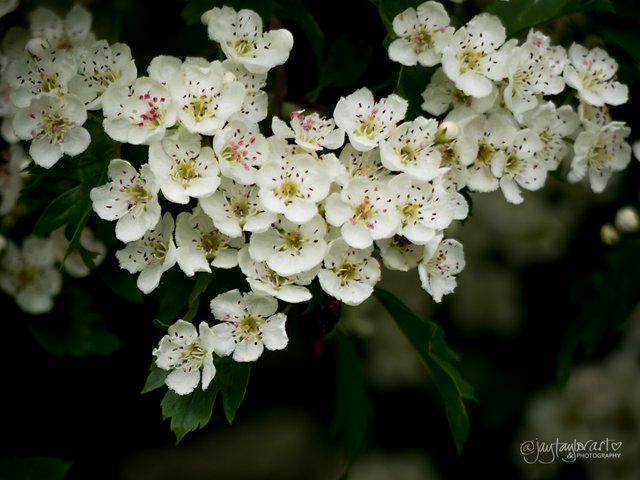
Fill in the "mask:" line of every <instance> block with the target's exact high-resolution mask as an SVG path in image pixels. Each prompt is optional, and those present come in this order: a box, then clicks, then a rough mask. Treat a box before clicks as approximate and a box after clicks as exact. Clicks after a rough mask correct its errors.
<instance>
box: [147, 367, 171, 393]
mask: <svg viewBox="0 0 640 480" xmlns="http://www.w3.org/2000/svg"><path fill="white" fill-rule="evenodd" d="M169 373H170V372H169V371H168V370H163V369H161V368H158V366H157V365H156V362H155V361H152V362H151V366H150V367H149V376H148V377H147V380H146V381H145V382H144V386H143V387H142V391H141V392H140V393H149V392H152V391H154V390H157V389H158V388H160V387H163V386H164V381H165V379H166V378H167V376H168V375H169Z"/></svg>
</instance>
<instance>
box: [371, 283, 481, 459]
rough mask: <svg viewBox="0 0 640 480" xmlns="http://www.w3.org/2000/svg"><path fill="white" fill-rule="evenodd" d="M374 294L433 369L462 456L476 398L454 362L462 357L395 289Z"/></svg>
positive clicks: (433, 377)
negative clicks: (469, 406) (471, 404)
mask: <svg viewBox="0 0 640 480" xmlns="http://www.w3.org/2000/svg"><path fill="white" fill-rule="evenodd" d="M374 294H375V296H376V298H377V299H378V300H379V301H380V303H382V304H383V305H384V307H385V308H386V309H387V311H388V312H389V313H390V314H391V317H392V318H393V319H394V320H395V321H396V323H397V324H398V326H399V327H400V330H402V332H403V333H404V334H405V335H406V337H407V338H408V339H409V341H410V342H411V344H412V345H413V346H414V347H415V349H416V351H417V352H418V354H419V355H420V357H421V358H422V360H423V362H424V364H425V366H426V367H427V369H428V370H429V373H430V374H431V378H432V380H433V382H434V384H435V386H436V388H437V389H438V391H439V392H440V395H441V397H442V400H443V402H444V406H445V412H446V414H447V420H448V421H449V429H450V430H451V435H452V437H453V441H454V443H455V446H456V450H457V452H458V455H460V454H461V453H462V448H463V446H464V442H465V441H466V440H467V437H468V436H469V429H470V420H469V414H468V413H467V408H466V405H465V403H464V401H465V400H474V396H473V388H472V387H471V385H470V384H469V383H468V382H467V381H466V380H465V379H464V378H463V377H462V374H461V373H460V372H459V371H458V369H457V367H456V366H455V364H454V363H453V362H455V361H457V360H458V356H457V355H456V353H455V352H454V351H453V350H451V349H450V348H449V346H448V345H447V343H446V341H445V336H444V331H443V330H442V328H441V327H440V326H439V325H438V324H436V323H434V322H430V321H427V320H423V319H421V318H420V317H418V316H417V315H415V314H414V313H413V312H412V311H411V310H410V309H409V308H408V307H407V306H406V305H405V304H404V303H402V301H401V300H400V299H398V298H397V297H396V296H395V295H393V294H392V293H391V292H388V291H386V290H383V289H381V288H376V289H375V290H374Z"/></svg>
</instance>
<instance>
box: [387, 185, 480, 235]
mask: <svg viewBox="0 0 640 480" xmlns="http://www.w3.org/2000/svg"><path fill="white" fill-rule="evenodd" d="M389 188H390V189H391V190H392V191H393V192H394V194H395V203H396V210H397V212H398V214H399V216H400V226H399V228H398V230H397V234H398V235H402V236H404V237H406V238H407V239H408V240H409V241H411V242H413V243H415V244H418V245H424V244H426V243H427V242H429V241H430V240H431V239H432V238H433V237H434V236H435V235H436V234H437V233H438V232H439V231H440V230H444V229H445V228H447V227H448V226H449V225H450V224H451V222H452V221H453V220H462V219H464V218H466V216H467V214H468V213H469V206H468V204H467V202H466V200H465V199H464V197H463V196H462V195H461V194H459V193H457V192H455V191H454V192H449V191H448V190H447V189H446V188H445V186H444V185H443V183H441V182H440V181H438V180H434V181H433V182H421V181H418V180H415V179H413V178H412V177H410V176H409V175H407V174H405V173H401V174H400V175H397V176H396V177H394V178H393V179H392V180H391V181H390V182H389Z"/></svg>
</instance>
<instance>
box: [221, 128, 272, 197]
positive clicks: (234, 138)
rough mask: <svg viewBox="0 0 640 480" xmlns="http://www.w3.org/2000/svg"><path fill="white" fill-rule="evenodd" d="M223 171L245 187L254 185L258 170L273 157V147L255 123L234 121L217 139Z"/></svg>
mask: <svg viewBox="0 0 640 480" xmlns="http://www.w3.org/2000/svg"><path fill="white" fill-rule="evenodd" d="M213 150H214V151H215V154H216V157H217V158H218V162H219V165H220V171H221V172H222V174H223V175H224V176H225V177H227V178H231V179H233V180H235V181H236V182H238V183H241V184H243V185H253V184H254V183H256V180H257V177H258V168H259V167H260V166H261V165H262V164H263V163H264V162H266V161H267V159H268V158H269V145H268V143H267V140H266V139H265V137H264V135H262V134H261V133H260V131H259V129H258V125H257V124H255V123H245V122H242V121H232V122H230V123H229V124H228V125H227V126H226V127H225V128H223V129H222V130H220V131H219V132H218V133H217V134H216V136H215V137H214V139H213Z"/></svg>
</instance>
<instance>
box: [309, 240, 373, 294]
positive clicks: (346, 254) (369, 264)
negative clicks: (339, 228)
mask: <svg viewBox="0 0 640 480" xmlns="http://www.w3.org/2000/svg"><path fill="white" fill-rule="evenodd" d="M372 252H373V246H371V247H368V248H364V249H358V248H353V247H351V246H349V245H348V244H347V243H346V242H345V241H344V240H343V239H341V238H338V239H336V240H333V241H332V242H331V243H330V244H329V250H328V251H327V254H326V255H325V258H324V264H323V268H322V270H320V272H318V280H319V281H320V286H321V287H322V289H323V290H324V291H325V292H327V293H328V294H329V295H331V296H332V297H334V298H336V299H338V300H340V301H341V302H343V303H345V304H347V305H359V304H361V303H362V302H364V301H365V300H366V299H367V298H369V297H370V296H371V294H372V293H373V287H374V285H375V284H376V283H377V282H378V281H379V280H380V275H381V272H380V264H379V263H378V261H377V260H376V259H375V258H373V257H372V256H371V254H372Z"/></svg>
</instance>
